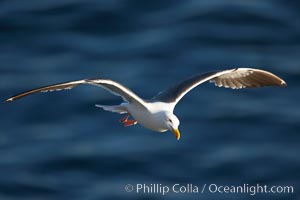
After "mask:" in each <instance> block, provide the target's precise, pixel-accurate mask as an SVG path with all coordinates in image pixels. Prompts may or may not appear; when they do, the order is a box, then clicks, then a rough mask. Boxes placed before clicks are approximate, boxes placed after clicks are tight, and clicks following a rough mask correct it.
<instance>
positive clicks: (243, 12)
mask: <svg viewBox="0 0 300 200" xmlns="http://www.w3.org/2000/svg"><path fill="white" fill-rule="evenodd" d="M0 44H1V45H0V52H1V53H0V63H1V67H0V72H1V73H0V80H1V84H0V90H1V98H2V100H4V99H5V98H8V97H9V96H10V95H13V94H15V93H19V92H21V91H24V90H28V89H31V88H34V87H39V86H43V85H47V84H53V83H57V82H63V81H69V80H76V79H81V78H90V77H101V78H111V79H114V80H117V81H119V82H121V83H123V84H125V85H126V86H128V87H130V88H132V89H133V90H134V91H135V92H136V93H137V94H139V95H140V96H141V97H144V98H150V97H151V96H152V95H155V94H156V93H157V92H158V91H160V90H162V89H164V88H166V87H168V86H169V85H171V84H173V83H176V82H177V81H179V80H181V79H183V78H186V77H188V76H190V75H192V74H194V73H202V72H206V71H210V70H216V69H226V68H234V67H253V68H261V69H265V70H269V71H272V72H274V73H275V74H278V75H280V76H281V77H282V78H284V79H285V80H286V82H287V83H288V87H287V88H262V89H248V90H239V91H236V90H228V89H224V88H216V87H214V86H213V85H212V84H204V85H202V86H201V87H198V88H197V89H195V90H193V91H192V92H191V93H189V94H188V95H187V96H185V98H184V99H183V100H182V102H180V104H178V106H177V108H176V110H175V113H176V114H177V116H178V117H179V118H180V120H181V125H180V129H181V133H182V138H181V140H180V141H179V142H177V141H176V140H175V138H174V136H173V134H172V133H170V132H167V133H165V134H159V133H155V132H152V131H149V130H146V129H144V128H142V127H141V126H139V125H138V126H135V127H129V128H123V127H122V125H121V124H119V123H118V119H119V118H120V117H121V116H119V115H117V114H113V113H108V112H105V111H102V110H100V109H97V108H95V107H94V104H96V103H100V104H118V103H119V102H120V99H119V98H118V97H116V96H113V95H111V94H109V93H107V92H106V91H104V90H101V89H99V88H95V87H89V86H82V87H78V88H75V89H74V90H72V91H64V92H56V93H51V94H50V93H47V94H37V95H34V96H30V97H28V98H24V99H22V100H20V101H17V102H15V103H11V104H5V103H1V104H0V110H1V120H0V125H1V129H0V130H1V134H0V158H1V159H0V199H1V200H2V199H4V200H6V199H8V200H19V199H22V200H23V199H30V200H31V199H34V200H35V199H45V200H48V199H62V200H66V199H72V200H75V199H84V200H86V199H87V200H97V199H152V200H153V199H299V198H300V193H299V190H300V173H299V170H300V156H299V151H300V133H299V131H300V105H299V101H300V92H299V91H300V90H299V89H300V87H299V86H300V64H299V59H300V53H299V52H300V3H298V2H297V1H283V0H281V1H280V0H267V1H259V0H252V1H235V0H225V1H217V0H209V1H208V0H202V1H197V0H194V1H188V0H186V1H175V0H167V1H138V0H134V1H130V0H127V1H126V0H108V1H104V0H103V1H100V0H94V1H92V0H91V1H88V0H61V1H50V0H40V1H35V0H27V1H18V0H2V1H1V2H0ZM138 183H141V184H143V183H146V184H154V183H156V184H162V185H173V184H175V183H180V184H183V185H185V184H188V183H189V184H193V185H198V186H199V190H201V188H200V186H202V185H203V184H218V185H229V186H230V185H242V184H249V185H256V184H261V185H264V184H266V185H268V186H273V185H276V186H285V185H292V186H294V193H293V194H271V193H269V194H258V195H254V196H251V195H249V194H217V193H215V194H211V193H209V192H208V191H206V192H205V193H204V194H201V193H200V192H199V194H187V193H184V194H176V193H169V194H167V195H165V196H162V195H161V194H143V193H140V194H136V192H132V193H127V192H126V191H125V190H124V187H125V185H126V184H132V185H134V186H135V184H138Z"/></svg>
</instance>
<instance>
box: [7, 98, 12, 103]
mask: <svg viewBox="0 0 300 200" xmlns="http://www.w3.org/2000/svg"><path fill="white" fill-rule="evenodd" d="M13 100H14V99H13V98H9V99H6V100H5V102H6V103H10V102H12V101H13Z"/></svg>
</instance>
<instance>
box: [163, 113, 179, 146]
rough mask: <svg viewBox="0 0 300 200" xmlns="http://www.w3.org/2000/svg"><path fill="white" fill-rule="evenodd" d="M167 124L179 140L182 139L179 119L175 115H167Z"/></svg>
mask: <svg viewBox="0 0 300 200" xmlns="http://www.w3.org/2000/svg"><path fill="white" fill-rule="evenodd" d="M165 123H166V125H167V127H168V129H169V130H170V131H172V132H173V133H174V135H175V137H176V139H177V140H179V139H180V132H179V130H178V127H179V124H180V122H179V119H178V118H177V117H176V115H174V114H173V113H167V114H166V119H165Z"/></svg>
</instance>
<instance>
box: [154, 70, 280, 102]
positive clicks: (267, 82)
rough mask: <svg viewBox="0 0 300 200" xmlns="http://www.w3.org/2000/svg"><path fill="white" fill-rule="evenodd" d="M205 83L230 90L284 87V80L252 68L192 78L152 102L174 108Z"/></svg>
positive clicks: (211, 73) (164, 92)
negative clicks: (163, 103)
mask: <svg viewBox="0 0 300 200" xmlns="http://www.w3.org/2000/svg"><path fill="white" fill-rule="evenodd" d="M206 81H210V82H213V83H215V85H216V86H219V87H225V88H232V89H241V88H252V87H263V86H286V83H285V81H284V80H282V79H281V78H279V77H278V76H276V75H275V74H272V73H270V72H267V71H264V70H260V69H252V68H236V69H230V70H224V71H215V72H208V73H205V74H200V75H196V76H193V77H191V78H188V79H186V80H184V81H182V82H180V83H178V84H176V85H174V86H173V87H171V88H169V89H167V90H165V91H163V92H161V93H159V94H158V95H157V96H155V97H154V99H153V100H156V101H162V102H167V103H173V104H174V106H175V105H176V104H177V103H178V102H179V100H180V99H181V98H182V97H183V96H184V95H185V94H186V93H188V92H189V91H191V90H192V89H193V88H195V87H196V86H198V85H200V84H201V83H204V82H206Z"/></svg>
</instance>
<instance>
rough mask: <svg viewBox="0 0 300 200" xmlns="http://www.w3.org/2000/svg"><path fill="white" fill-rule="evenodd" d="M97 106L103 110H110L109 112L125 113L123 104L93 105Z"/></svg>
mask: <svg viewBox="0 0 300 200" xmlns="http://www.w3.org/2000/svg"><path fill="white" fill-rule="evenodd" d="M95 106H96V107H98V108H102V109H103V110H106V111H110V112H115V113H119V114H125V113H127V109H126V108H125V107H124V106H121V105H117V106H107V105H99V104H96V105H95Z"/></svg>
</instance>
